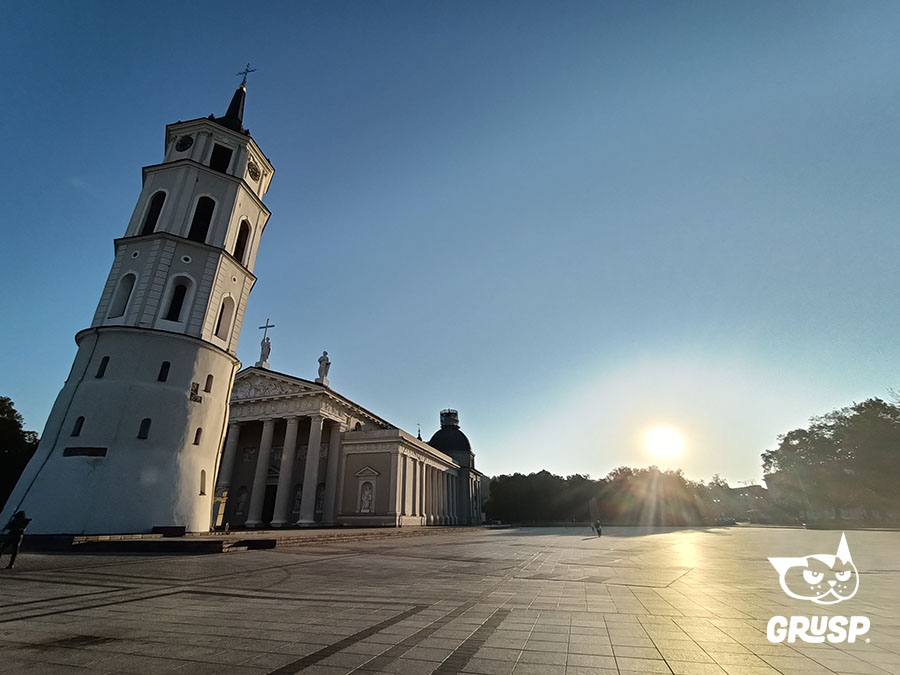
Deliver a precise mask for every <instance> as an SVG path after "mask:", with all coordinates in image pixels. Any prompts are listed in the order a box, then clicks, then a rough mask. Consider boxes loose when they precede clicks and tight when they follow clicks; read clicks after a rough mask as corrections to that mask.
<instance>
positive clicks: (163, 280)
mask: <svg viewBox="0 0 900 675" xmlns="http://www.w3.org/2000/svg"><path fill="white" fill-rule="evenodd" d="M248 68H249V66H248ZM246 72H249V71H245V73H244V75H245V82H246ZM245 98H246V88H245V86H244V83H242V84H241V86H240V87H239V88H238V89H237V91H235V93H234V96H233V98H232V100H231V103H230V105H229V106H228V110H227V112H226V113H225V114H224V115H222V116H221V117H217V116H215V115H210V116H209V117H206V118H200V119H194V120H190V121H187V122H180V121H179V122H176V123H174V124H170V125H168V126H167V127H166V134H165V150H164V155H163V160H162V162H161V163H160V164H155V165H152V166H147V167H144V170H143V187H142V189H141V193H140V196H139V197H138V200H137V205H136V206H135V209H134V212H133V214H132V216H131V219H130V221H129V222H128V225H127V227H126V228H125V232H124V235H123V236H122V237H121V238H119V239H116V240H115V257H114V260H113V263H112V268H111V270H110V272H109V276H108V278H107V281H106V284H105V286H104V287H103V290H102V292H101V294H100V301H99V303H98V304H97V309H96V312H95V313H94V317H93V321H92V322H91V325H90V327H88V328H85V329H84V330H82V331H80V332H79V333H78V334H77V335H76V336H75V341H76V343H77V345H78V351H77V354H76V356H75V361H74V363H73V365H72V369H71V372H70V373H69V377H68V379H67V380H66V382H65V384H64V386H63V388H62V390H61V391H60V393H59V395H58V396H57V398H56V402H55V403H54V405H53V408H52V410H51V412H50V416H49V418H48V420H47V423H46V425H45V427H44V431H43V434H42V435H41V441H40V444H39V446H38V449H37V451H36V452H35V454H34V457H33V458H32V459H31V461H30V462H29V464H28V465H27V467H26V468H25V471H24V472H23V474H22V476H21V477H20V479H19V482H18V483H17V485H16V487H15V489H14V490H13V493H12V494H11V495H10V497H9V499H8V501H7V503H6V507H5V509H4V512H3V513H2V514H0V519H2V521H3V522H7V521H8V520H9V518H10V517H11V516H12V514H13V513H14V512H16V511H18V510H20V509H22V510H25V511H26V512H27V514H28V516H30V517H31V518H33V523H32V525H31V527H30V528H29V533H36V534H59V533H68V534H82V533H92V534H106V533H143V532H150V531H151V530H152V529H153V528H154V527H156V526H164V527H173V526H174V527H179V528H184V529H185V530H186V531H188V532H207V531H209V529H210V527H211V526H213V527H223V526H224V525H225V524H226V523H227V524H229V525H230V526H232V527H240V526H246V527H262V526H266V525H272V526H276V527H277V526H280V527H286V526H293V525H298V526H309V525H314V524H316V523H323V524H334V525H389V526H403V525H433V524H455V523H461V524H463V523H464V524H474V523H480V522H481V518H482V516H481V507H480V505H481V494H480V493H481V478H482V476H481V474H480V473H478V472H477V471H476V470H475V467H474V455H473V454H472V452H471V448H470V447H469V443H468V441H467V440H465V436H464V435H463V434H462V432H461V431H459V429H458V419H457V417H456V413H455V411H445V412H444V413H441V425H442V426H441V431H439V432H438V433H437V434H435V436H434V437H433V438H432V439H431V441H430V443H424V442H422V440H421V439H420V438H416V437H413V436H411V435H410V434H408V433H406V432H404V431H402V430H401V429H398V428H397V427H395V426H393V425H392V424H390V423H388V422H386V421H385V420H383V419H381V418H380V417H378V416H377V415H374V414H373V413H371V412H369V411H368V410H366V409H364V408H363V407H361V406H359V405H358V404H356V403H353V402H352V401H350V400H348V399H346V398H345V397H343V396H341V395H340V394H338V393H336V392H335V391H333V390H332V389H330V387H329V383H328V378H327V374H328V368H329V367H330V362H329V361H328V358H327V355H323V357H322V358H320V359H319V363H320V368H319V377H318V378H317V379H316V381H307V380H302V379H299V378H296V377H292V376H290V375H284V374H281V373H276V372H273V371H271V370H269V368H268V353H269V349H270V347H269V341H268V338H264V342H263V353H262V355H261V359H260V361H259V362H258V363H257V364H256V366H254V367H252V368H247V369H245V370H240V367H241V364H240V362H239V361H238V359H237V356H236V352H237V345H238V338H239V336H240V332H241V324H242V323H243V319H244V313H245V310H246V306H247V300H248V298H249V295H250V291H251V289H252V288H253V285H254V283H255V281H256V277H255V276H254V273H253V272H254V267H255V264H256V258H257V253H258V251H259V246H260V239H261V237H262V234H263V230H264V229H265V227H266V223H267V221H268V219H269V215H270V214H269V210H268V209H267V208H266V206H265V204H263V202H262V199H263V197H264V196H265V194H266V191H267V190H268V188H269V185H270V183H271V181H272V175H273V173H274V169H273V167H272V164H271V163H270V162H269V160H268V159H267V158H266V156H265V154H263V152H262V150H261V149H260V147H259V146H258V145H257V144H256V142H255V141H254V140H253V138H252V137H251V136H250V133H249V131H248V130H247V129H245V128H244V126H243V114H244V103H245ZM266 324H267V326H268V321H267V322H266ZM232 387H234V390H233V391H232ZM229 411H230V415H231V420H230V422H229ZM226 434H227V436H226Z"/></svg>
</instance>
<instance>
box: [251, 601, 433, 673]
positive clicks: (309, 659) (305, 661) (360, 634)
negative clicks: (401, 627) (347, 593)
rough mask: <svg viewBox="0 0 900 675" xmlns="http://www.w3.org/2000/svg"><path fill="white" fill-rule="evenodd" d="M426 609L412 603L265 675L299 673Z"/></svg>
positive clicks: (423, 606) (426, 607)
mask: <svg viewBox="0 0 900 675" xmlns="http://www.w3.org/2000/svg"><path fill="white" fill-rule="evenodd" d="M426 609H428V605H414V606H413V607H412V608H410V609H407V610H406V611H404V612H401V613H400V614H397V615H395V616H393V617H391V618H390V619H385V620H384V621H382V622H380V623H376V624H375V625H374V626H369V627H368V628H364V629H363V630H361V631H357V632H356V633H354V634H353V635H348V636H347V637H345V638H344V639H343V640H338V641H337V642H334V643H332V644H330V645H327V646H325V647H322V649H319V650H318V651H315V652H313V653H312V654H307V655H306V656H304V657H302V658H299V659H297V660H296V661H293V662H291V663H288V664H287V665H284V666H282V667H281V668H276V669H275V670H270V671H269V672H268V674H267V675H294V674H295V673H299V672H300V671H301V670H304V669H305V668H308V667H309V666H312V665H315V664H316V663H318V662H319V661H321V660H323V659H326V658H328V657H329V656H332V655H333V654H336V653H337V652H339V651H341V650H342V649H346V648H347V647H349V646H350V645H354V644H356V643H357V642H360V641H362V640H365V639H366V638H367V637H369V636H370V635H374V634H375V633H377V632H378V631H381V630H384V629H385V628H388V627H390V626H393V625H394V624H396V623H400V622H401V621H403V620H404V619H408V618H409V617H411V616H415V615H416V614H418V613H419V612H423V611H425V610H426Z"/></svg>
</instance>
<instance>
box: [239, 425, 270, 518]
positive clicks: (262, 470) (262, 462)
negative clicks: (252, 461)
mask: <svg viewBox="0 0 900 675" xmlns="http://www.w3.org/2000/svg"><path fill="white" fill-rule="evenodd" d="M274 431H275V420H271V419H270V420H264V421H263V430H262V439H260V441H259V455H258V456H257V457H256V473H254V474H253V491H252V492H251V493H250V508H249V509H248V510H247V522H246V523H244V525H246V526H247V527H259V526H260V525H262V520H261V518H262V508H263V502H264V501H265V499H266V478H267V477H268V475H269V455H271V454H272V433H273V432H274Z"/></svg>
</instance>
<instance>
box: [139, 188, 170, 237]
mask: <svg viewBox="0 0 900 675" xmlns="http://www.w3.org/2000/svg"><path fill="white" fill-rule="evenodd" d="M165 201H166V193H165V192H163V191H162V190H160V191H159V192H157V193H156V194H155V195H153V197H151V198H150V207H149V208H148V209H147V215H146V216H144V224H143V225H141V232H140V234H141V235H145V234H153V231H154V230H155V229H156V221H158V220H159V214H160V213H162V207H163V204H164V203H165Z"/></svg>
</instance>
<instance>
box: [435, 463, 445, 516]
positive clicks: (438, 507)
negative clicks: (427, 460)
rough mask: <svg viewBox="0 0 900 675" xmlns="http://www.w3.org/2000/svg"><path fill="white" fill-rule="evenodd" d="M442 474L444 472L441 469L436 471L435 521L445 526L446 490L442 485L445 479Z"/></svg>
mask: <svg viewBox="0 0 900 675" xmlns="http://www.w3.org/2000/svg"><path fill="white" fill-rule="evenodd" d="M441 474H442V472H441V470H440V469H435V470H434V496H435V498H436V499H435V501H436V502H437V503H436V504H435V509H434V516H435V518H434V520H435V522H436V523H437V524H438V525H443V524H444V488H443V486H442V485H441V480H442V478H443V476H442V475H441Z"/></svg>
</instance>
